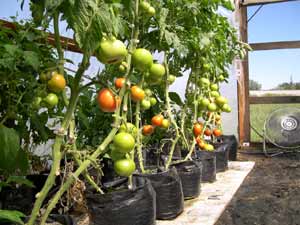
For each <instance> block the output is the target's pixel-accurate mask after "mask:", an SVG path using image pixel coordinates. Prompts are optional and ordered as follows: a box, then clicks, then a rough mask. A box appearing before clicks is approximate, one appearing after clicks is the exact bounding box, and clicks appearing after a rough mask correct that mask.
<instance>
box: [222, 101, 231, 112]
mask: <svg viewBox="0 0 300 225" xmlns="http://www.w3.org/2000/svg"><path fill="white" fill-rule="evenodd" d="M222 111H223V112H228V113H230V112H231V107H230V106H229V105H228V104H227V103H225V104H224V105H223V106H222Z"/></svg>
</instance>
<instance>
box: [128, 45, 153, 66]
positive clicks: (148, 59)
mask: <svg viewBox="0 0 300 225" xmlns="http://www.w3.org/2000/svg"><path fill="white" fill-rule="evenodd" d="M132 63H133V65H134V66H135V67H136V68H137V69H138V70H140V71H146V70H148V69H150V67H151V66H152V64H153V56H152V54H151V52H149V51H148V50H146V49H144V48H138V49H136V50H135V51H134V52H133V54H132Z"/></svg>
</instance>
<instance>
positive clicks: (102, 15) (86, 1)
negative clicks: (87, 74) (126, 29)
mask: <svg viewBox="0 0 300 225" xmlns="http://www.w3.org/2000/svg"><path fill="white" fill-rule="evenodd" d="M78 9H80V10H78ZM62 11H63V13H64V19H66V20H67V22H68V25H69V26H70V27H71V28H72V29H73V30H74V32H75V40H76V42H77V43H78V45H79V47H80V48H81V49H83V50H84V51H85V52H86V53H88V54H90V55H91V54H92V53H93V52H94V51H95V49H96V48H97V47H98V45H99V42H100V40H101V39H102V35H103V32H107V33H108V34H114V35H118V33H119V32H120V31H121V30H122V29H123V26H122V23H121V22H120V21H119V22H118V21H116V20H120V18H119V17H117V16H115V15H112V13H111V12H112V11H111V9H110V7H109V5H108V4H106V3H105V2H103V1H97V0H74V1H72V2H71V3H70V2H68V3H66V4H63V9H62Z"/></svg>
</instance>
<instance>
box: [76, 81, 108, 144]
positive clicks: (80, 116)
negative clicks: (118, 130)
mask: <svg viewBox="0 0 300 225" xmlns="http://www.w3.org/2000/svg"><path fill="white" fill-rule="evenodd" d="M98 88H99V87H98ZM99 90H100V88H99ZM95 94H96V93H95V91H94V89H86V90H84V91H83V92H82V94H81V95H80V97H79V101H78V110H77V111H76V128H77V129H78V133H77V135H78V137H77V145H78V148H79V149H83V148H86V147H87V146H90V147H93V148H96V147H97V146H98V145H99V144H100V143H101V142H102V141H103V139H104V138H105V137H106V136H107V134H108V133H109V131H110V129H111V125H112V123H113V118H112V116H111V114H110V113H105V112H102V111H101V109H100V108H99V106H98V104H97V101H96V95H95Z"/></svg>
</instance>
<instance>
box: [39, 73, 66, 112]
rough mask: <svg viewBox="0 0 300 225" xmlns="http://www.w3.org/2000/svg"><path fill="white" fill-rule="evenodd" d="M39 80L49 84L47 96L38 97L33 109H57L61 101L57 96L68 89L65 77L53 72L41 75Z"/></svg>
mask: <svg viewBox="0 0 300 225" xmlns="http://www.w3.org/2000/svg"><path fill="white" fill-rule="evenodd" d="M39 79H40V81H41V82H42V83H46V84H47V95H46V96H38V97H36V98H35V99H34V101H33V107H34V108H40V107H41V106H46V107H48V108H53V107H55V106H56V105H57V104H58V101H59V99H58V96H57V94H58V93H60V92H61V91H63V90H64V89H65V88H66V80H65V77H64V76H63V75H62V74H59V73H58V72H57V71H52V72H47V73H41V74H40V77H39Z"/></svg>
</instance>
